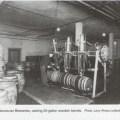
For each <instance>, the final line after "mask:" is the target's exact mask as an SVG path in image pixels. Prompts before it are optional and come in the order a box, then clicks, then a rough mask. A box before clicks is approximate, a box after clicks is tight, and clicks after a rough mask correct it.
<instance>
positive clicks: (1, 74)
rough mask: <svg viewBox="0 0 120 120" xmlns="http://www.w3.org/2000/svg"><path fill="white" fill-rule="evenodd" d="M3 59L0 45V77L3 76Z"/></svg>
mask: <svg viewBox="0 0 120 120" xmlns="http://www.w3.org/2000/svg"><path fill="white" fill-rule="evenodd" d="M3 57H4V49H3V46H2V45H0V77H2V76H4V69H5V62H4V60H3Z"/></svg>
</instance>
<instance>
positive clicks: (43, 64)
mask: <svg viewBox="0 0 120 120" xmlns="http://www.w3.org/2000/svg"><path fill="white" fill-rule="evenodd" d="M49 63H50V57H49V55H46V56H44V57H43V58H42V60H41V62H40V71H41V83H42V84H43V85H46V84H47V82H48V80H47V66H48V64H49Z"/></svg>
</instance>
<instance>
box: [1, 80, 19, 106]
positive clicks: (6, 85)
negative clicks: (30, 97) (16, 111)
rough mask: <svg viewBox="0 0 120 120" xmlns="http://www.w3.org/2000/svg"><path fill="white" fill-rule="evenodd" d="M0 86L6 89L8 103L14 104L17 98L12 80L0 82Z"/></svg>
mask: <svg viewBox="0 0 120 120" xmlns="http://www.w3.org/2000/svg"><path fill="white" fill-rule="evenodd" d="M0 88H1V89H4V90H6V91H7V95H8V99H9V104H11V105H15V104H16V100H17V88H16V84H15V83H14V82H5V81H1V82H0Z"/></svg>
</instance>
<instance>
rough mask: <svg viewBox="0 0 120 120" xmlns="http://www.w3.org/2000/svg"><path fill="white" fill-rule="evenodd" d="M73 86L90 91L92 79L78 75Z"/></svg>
mask: <svg viewBox="0 0 120 120" xmlns="http://www.w3.org/2000/svg"><path fill="white" fill-rule="evenodd" d="M75 86H76V88H78V89H79V90H81V91H90V90H91V89H92V80H91V79H90V78H88V77H86V76H82V77H78V78H77V79H76V85H75Z"/></svg>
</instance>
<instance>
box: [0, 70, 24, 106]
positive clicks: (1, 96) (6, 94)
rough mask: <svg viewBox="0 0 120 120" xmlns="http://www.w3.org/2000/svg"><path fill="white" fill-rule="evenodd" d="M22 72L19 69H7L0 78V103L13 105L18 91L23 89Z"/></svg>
mask: <svg viewBox="0 0 120 120" xmlns="http://www.w3.org/2000/svg"><path fill="white" fill-rule="evenodd" d="M24 84H25V79H24V74H23V72H21V71H17V70H9V71H7V72H6V75H4V76H3V77H2V78H0V105H15V104H16V101H17V95H18V93H20V92H22V91H23V87H24Z"/></svg>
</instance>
